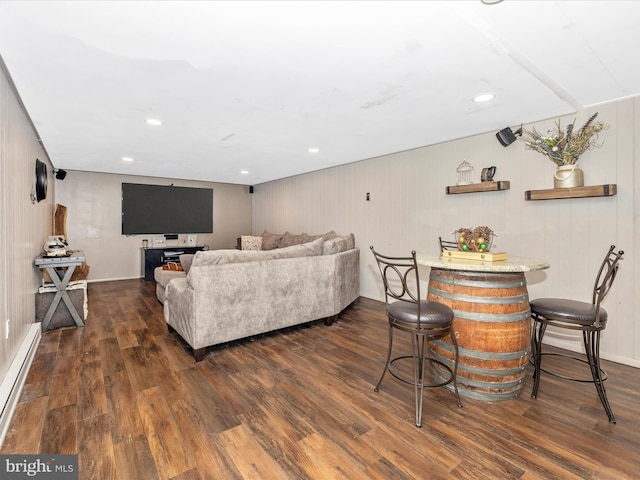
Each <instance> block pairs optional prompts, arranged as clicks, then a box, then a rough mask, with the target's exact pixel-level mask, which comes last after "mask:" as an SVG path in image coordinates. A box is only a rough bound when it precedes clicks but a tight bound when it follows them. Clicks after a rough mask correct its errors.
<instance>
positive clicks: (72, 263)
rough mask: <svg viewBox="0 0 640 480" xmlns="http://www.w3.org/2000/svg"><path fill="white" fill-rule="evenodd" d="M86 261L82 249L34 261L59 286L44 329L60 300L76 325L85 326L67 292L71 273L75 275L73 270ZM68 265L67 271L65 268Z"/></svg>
mask: <svg viewBox="0 0 640 480" xmlns="http://www.w3.org/2000/svg"><path fill="white" fill-rule="evenodd" d="M85 261H86V258H85V256H84V252H83V251H82V250H69V255H68V256H66V257H45V256H42V257H38V258H36V259H35V261H34V263H35V265H36V267H38V268H40V270H46V271H47V273H48V274H49V276H50V277H51V280H52V281H53V284H54V285H55V286H56V288H57V292H56V295H55V297H53V301H52V302H51V305H50V306H49V310H47V314H46V315H45V317H44V320H43V321H42V331H43V332H46V331H47V327H48V326H49V322H50V321H51V318H52V317H53V314H54V313H55V311H56V308H57V307H58V304H59V303H60V300H62V301H63V302H64V304H65V305H66V306H67V309H68V310H69V313H70V314H71V317H72V318H73V320H74V322H76V325H77V326H79V327H84V322H83V321H82V318H81V317H80V315H79V314H78V311H77V310H76V307H75V306H74V305H73V302H72V301H71V299H70V298H69V294H68V293H67V286H68V285H69V280H71V275H73V271H74V270H75V269H76V267H77V266H80V265H82V264H83V263H84V262H85ZM65 267H66V271H65V270H64V268H65Z"/></svg>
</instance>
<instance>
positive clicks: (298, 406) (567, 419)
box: [1, 280, 640, 480]
mask: <svg viewBox="0 0 640 480" xmlns="http://www.w3.org/2000/svg"><path fill="white" fill-rule="evenodd" d="M605 335H606V332H605ZM386 345H387V323H386V317H385V314H384V306H383V304H382V303H379V302H375V301H372V300H368V299H365V298H361V299H359V300H358V302H357V303H356V304H354V305H353V306H352V307H351V308H349V309H348V310H347V311H346V312H345V313H344V314H343V315H342V316H341V319H340V321H339V322H338V323H336V324H334V325H332V326H330V327H327V326H325V325H324V324H323V323H322V322H315V323H313V324H311V325H309V326H304V327H301V328H293V329H289V330H287V331H284V332H278V333H276V334H272V335H266V336H262V337H260V338H257V339H253V340H248V341H243V342H236V343H234V344H233V345H230V346H227V347H221V348H210V349H208V351H207V355H206V357H205V360H203V361H202V362H199V363H195V362H194V360H193V357H192V352H191V351H190V349H189V348H188V347H187V346H186V344H185V343H184V342H183V341H182V340H181V339H180V338H179V337H178V336H177V334H175V333H173V334H170V333H169V332H168V330H167V328H166V324H165V323H164V320H163V317H162V306H161V305H160V304H159V303H158V302H157V300H156V299H155V296H154V285H153V283H150V282H149V283H145V282H142V281H139V280H129V281H118V282H106V283H93V284H90V285H89V318H88V319H87V322H86V326H85V327H84V328H64V329H58V330H54V331H50V332H47V333H46V334H44V335H43V338H42V341H41V344H40V346H39V348H38V353H37V356H36V359H35V362H34V364H33V367H32V369H31V372H30V373H29V376H28V379H27V382H26V385H25V388H24V390H23V393H22V395H21V401H20V403H19V405H18V408H17V410H16V412H15V415H14V418H13V421H12V423H11V426H10V430H9V432H8V434H7V437H6V439H5V442H4V445H3V447H2V450H1V451H2V453H5V454H7V453H22V454H28V453H70V454H73V453H77V454H79V475H80V478H81V479H90V480H94V479H98V480H102V479H118V480H123V479H124V480H132V479H144V480H150V479H180V480H186V479H205V478H207V479H227V478H229V479H242V478H246V479H307V478H308V479H333V478H345V479H360V478H363V479H369V478H371V479H411V478H418V479H456V478H464V479H638V478H640V454H639V452H640V390H639V389H640V369H635V368H631V367H627V366H623V365H619V364H614V363H610V362H606V363H605V368H606V370H607V371H608V373H609V380H608V381H607V388H608V393H609V400H610V402H611V405H612V407H613V410H614V413H615V414H616V417H617V419H618V423H617V424H615V425H612V424H610V423H609V422H608V421H607V416H606V414H605V413H604V410H603V408H602V406H601V404H600V402H599V400H598V397H597V394H596V391H595V388H594V387H593V385H591V384H575V383H570V382H566V381H561V380H559V379H556V378H554V377H551V376H548V375H545V376H544V377H543V378H542V382H541V386H540V394H539V398H538V399H537V400H532V399H531V398H530V391H531V375H530V374H528V375H527V378H526V383H525V386H524V392H523V394H522V395H521V396H520V397H518V398H516V399H514V400H509V401H504V402H497V403H486V402H481V401H477V400H471V399H468V398H463V403H464V408H462V409H459V408H458V407H456V402H455V399H454V397H453V394H452V393H451V392H449V391H447V390H444V389H441V388H438V389H430V390H428V391H426V392H425V405H424V415H423V427H422V428H420V429H419V428H416V427H415V425H414V409H413V390H412V387H410V386H408V385H405V384H402V383H400V382H398V381H397V380H395V379H393V378H392V377H390V376H388V377H387V378H386V379H385V381H384V383H383V384H382V387H381V389H380V392H379V393H374V391H373V387H374V385H375V383H376V381H377V379H378V376H379V375H380V373H381V369H382V364H383V362H384V356H385V353H386Z"/></svg>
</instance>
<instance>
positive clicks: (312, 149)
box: [309, 147, 320, 153]
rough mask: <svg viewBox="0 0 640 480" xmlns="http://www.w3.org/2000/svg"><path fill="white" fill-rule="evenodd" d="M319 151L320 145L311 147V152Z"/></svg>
mask: <svg viewBox="0 0 640 480" xmlns="http://www.w3.org/2000/svg"><path fill="white" fill-rule="evenodd" d="M319 151H320V149H319V148H318V147H311V148H309V153H318V152H319Z"/></svg>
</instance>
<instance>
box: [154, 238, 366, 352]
mask: <svg viewBox="0 0 640 480" xmlns="http://www.w3.org/2000/svg"><path fill="white" fill-rule="evenodd" d="M265 233H266V232H265ZM330 233H332V232H330ZM307 237H308V236H307ZM263 238H265V239H267V237H266V236H264V237H263ZM306 239H308V238H305V237H301V238H298V240H297V241H304V240H306ZM266 243H268V242H266ZM254 248H255V247H254ZM359 258H360V250H359V249H358V248H355V245H354V239H353V235H350V236H348V237H339V236H335V235H334V236H333V238H327V235H326V234H325V236H318V238H316V239H315V240H313V241H309V242H306V243H302V244H293V245H291V246H283V247H281V248H273V249H271V250H257V249H254V250H235V249H234V250H211V251H202V252H197V253H196V254H195V255H194V256H185V257H184V258H181V263H182V264H183V267H184V270H185V271H184V272H174V271H170V270H162V267H159V268H158V269H157V270H156V272H155V274H156V275H155V277H156V282H157V295H158V300H160V301H161V302H163V303H164V317H165V321H166V322H167V324H168V326H169V329H170V330H175V331H176V332H177V333H178V334H179V335H180V336H181V337H182V338H183V339H184V340H185V341H186V342H187V343H188V344H189V345H190V346H191V347H192V348H193V353H194V357H195V359H196V361H199V360H202V358H204V355H205V352H206V348H207V347H208V346H212V345H217V344H221V343H226V342H229V341H232V340H237V339H241V338H245V337H250V336H253V335H258V334H261V333H266V332H270V331H274V330H278V329H281V328H285V327H289V326H292V325H298V324H302V323H306V322H310V321H313V320H318V319H325V322H326V323H327V324H331V323H332V322H333V321H334V320H335V319H337V317H338V315H339V314H340V312H341V311H342V310H344V309H345V308H346V307H347V306H349V305H350V304H351V303H352V302H354V301H355V300H356V299H357V298H358V295H359V291H360V283H359V277H360V274H359V265H360V260H359ZM189 264H190V265H189Z"/></svg>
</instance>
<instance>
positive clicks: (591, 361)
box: [530, 245, 624, 423]
mask: <svg viewBox="0 0 640 480" xmlns="http://www.w3.org/2000/svg"><path fill="white" fill-rule="evenodd" d="M615 248H616V247H615V245H611V247H610V248H609V251H608V252H607V254H606V255H605V257H604V260H603V262H602V265H601V266H600V270H599V271H598V275H597V276H596V282H595V285H594V287H593V295H592V298H591V303H588V302H580V301H577V300H568V299H564V298H538V299H536V300H532V301H531V302H530V305H531V318H532V319H533V333H532V335H531V354H532V356H531V360H532V363H533V365H534V367H535V372H534V374H533V390H532V391H531V397H532V398H536V397H537V396H538V387H539V386H540V372H545V373H548V374H550V375H554V376H556V377H560V378H563V379H565V380H571V381H575V382H593V383H594V384H595V386H596V390H597V391H598V396H599V397H600V401H601V402H602V405H603V406H604V409H605V411H606V412H607V416H608V417H609V421H610V422H611V423H616V418H615V417H614V415H613V411H612V410H611V406H610V405H609V400H608V399H607V391H606V390H605V387H604V381H605V380H606V379H607V375H606V373H605V372H604V371H603V370H602V368H601V367H600V333H601V332H602V331H603V330H604V329H605V327H606V326H607V320H608V314H607V311H606V310H605V309H604V308H603V307H602V305H601V304H602V301H603V300H604V299H605V297H606V296H607V294H608V293H609V290H610V289H611V286H612V285H613V281H614V280H615V278H616V274H617V272H618V266H619V265H618V262H619V261H620V260H621V259H622V256H623V255H624V252H623V251H622V250H619V251H618V252H617V253H616V252H615V251H614V250H615ZM549 325H551V326H553V327H557V328H564V329H569V330H579V331H581V332H582V340H583V342H584V349H585V356H584V357H580V356H574V355H565V354H561V353H552V352H543V351H542V338H543V337H544V332H545V330H546V329H547V326H549ZM545 355H556V356H560V357H565V358H569V359H573V360H578V361H580V362H583V363H586V364H588V365H589V368H590V370H591V378H587V379H585V378H571V377H567V376H564V375H560V374H558V373H554V372H551V371H548V370H545V369H544V368H542V357H543V356H545ZM585 357H586V359H585Z"/></svg>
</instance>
